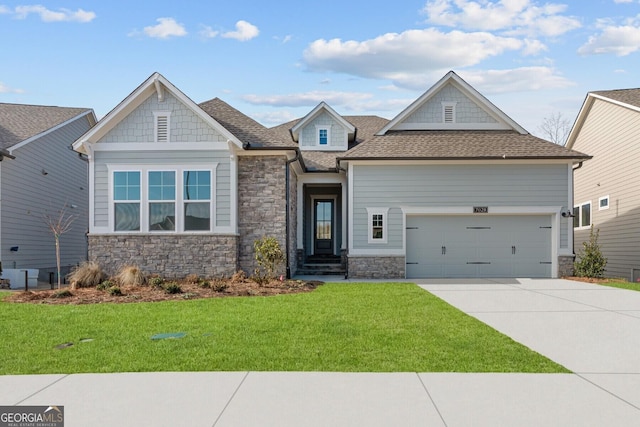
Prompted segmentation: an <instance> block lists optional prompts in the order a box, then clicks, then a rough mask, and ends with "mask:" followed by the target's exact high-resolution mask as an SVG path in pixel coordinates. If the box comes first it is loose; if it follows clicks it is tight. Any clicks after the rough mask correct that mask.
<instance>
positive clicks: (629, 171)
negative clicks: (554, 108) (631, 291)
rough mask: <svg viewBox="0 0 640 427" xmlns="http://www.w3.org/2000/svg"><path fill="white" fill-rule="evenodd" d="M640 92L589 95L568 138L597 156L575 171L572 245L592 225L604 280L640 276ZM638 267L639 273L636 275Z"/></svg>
mask: <svg viewBox="0 0 640 427" xmlns="http://www.w3.org/2000/svg"><path fill="white" fill-rule="evenodd" d="M639 138H640V89H622V90H608V91H598V92H590V93H588V94H587V97H586V99H585V101H584V103H583V105H582V108H581V109H580V112H579V114H578V117H577V119H576V122H575V124H574V126H573V128H572V130H571V133H570V134H569V138H568V140H567V147H568V148H575V149H576V150H581V151H582V150H584V151H586V152H588V153H589V154H592V155H593V160H591V161H589V162H586V163H585V164H584V165H583V166H582V167H581V168H579V169H577V168H576V171H575V173H574V215H575V217H574V224H573V225H574V242H575V243H574V245H575V250H576V252H578V253H579V251H580V250H581V249H582V247H583V245H582V243H583V242H585V241H588V240H589V235H590V230H591V226H593V228H594V231H595V230H599V240H598V242H599V244H600V249H601V250H602V253H603V255H604V256H605V257H606V258H607V260H608V262H607V266H606V270H605V276H607V277H623V278H626V279H628V280H634V281H635V280H637V279H638V277H639V273H640V193H639V192H638V189H639V186H638V182H640V168H639V167H638V162H639V161H640V147H639V146H638V142H639ZM634 269H636V270H638V271H635V272H634V271H633V270H634Z"/></svg>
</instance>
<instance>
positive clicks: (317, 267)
mask: <svg viewBox="0 0 640 427" xmlns="http://www.w3.org/2000/svg"><path fill="white" fill-rule="evenodd" d="M342 192H343V188H342V184H303V185H302V193H303V203H302V212H301V213H302V218H301V219H302V248H300V245H299V246H298V253H297V256H298V259H297V274H304V275H320V274H331V275H344V274H346V257H345V256H344V253H343V252H344V250H343V249H342V248H343V230H345V224H344V220H345V215H344V214H343V197H342Z"/></svg>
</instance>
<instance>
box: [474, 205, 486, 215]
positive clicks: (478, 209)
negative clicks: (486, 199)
mask: <svg viewBox="0 0 640 427" xmlns="http://www.w3.org/2000/svg"><path fill="white" fill-rule="evenodd" d="M473 213H474V214H477V213H489V207H488V206H474V207H473Z"/></svg>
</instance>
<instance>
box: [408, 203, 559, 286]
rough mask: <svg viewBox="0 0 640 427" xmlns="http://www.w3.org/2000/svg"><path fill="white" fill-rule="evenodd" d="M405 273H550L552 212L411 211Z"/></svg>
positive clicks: (426, 274) (449, 275) (458, 275)
mask: <svg viewBox="0 0 640 427" xmlns="http://www.w3.org/2000/svg"><path fill="white" fill-rule="evenodd" d="M406 243H407V257H406V261H407V277H409V278H418V277H551V216H549V215H530V216H446V217H444V216H431V215H429V216H407V229H406Z"/></svg>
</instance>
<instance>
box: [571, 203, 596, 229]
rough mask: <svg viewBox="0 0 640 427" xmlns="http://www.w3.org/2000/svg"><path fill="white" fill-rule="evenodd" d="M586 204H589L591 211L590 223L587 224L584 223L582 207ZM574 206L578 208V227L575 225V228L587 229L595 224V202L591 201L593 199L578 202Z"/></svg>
mask: <svg viewBox="0 0 640 427" xmlns="http://www.w3.org/2000/svg"><path fill="white" fill-rule="evenodd" d="M585 205H589V212H590V218H589V224H587V225H582V207H583V206H585ZM573 207H574V208H578V224H579V225H578V227H574V228H573V229H574V230H587V229H589V228H591V225H592V224H593V204H592V203H591V200H589V201H587V202H582V203H578V204H576V205H574V206H573Z"/></svg>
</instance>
